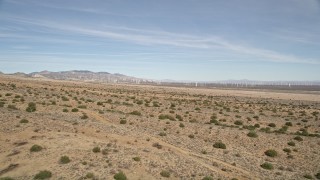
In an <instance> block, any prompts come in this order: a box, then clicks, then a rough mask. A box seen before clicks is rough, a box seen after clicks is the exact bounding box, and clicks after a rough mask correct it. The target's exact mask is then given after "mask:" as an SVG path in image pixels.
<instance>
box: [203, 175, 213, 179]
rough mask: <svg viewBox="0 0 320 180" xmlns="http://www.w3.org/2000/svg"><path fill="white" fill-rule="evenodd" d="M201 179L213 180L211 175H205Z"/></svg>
mask: <svg viewBox="0 0 320 180" xmlns="http://www.w3.org/2000/svg"><path fill="white" fill-rule="evenodd" d="M202 180H213V178H212V177H211V176H206V177H204V178H202Z"/></svg>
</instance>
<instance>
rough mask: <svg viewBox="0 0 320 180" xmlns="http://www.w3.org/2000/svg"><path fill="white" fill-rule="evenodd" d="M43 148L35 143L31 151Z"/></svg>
mask: <svg viewBox="0 0 320 180" xmlns="http://www.w3.org/2000/svg"><path fill="white" fill-rule="evenodd" d="M41 150H42V147H41V146H39V145H37V144H35V145H33V146H32V147H31V148H30V151H31V152H39V151H41Z"/></svg>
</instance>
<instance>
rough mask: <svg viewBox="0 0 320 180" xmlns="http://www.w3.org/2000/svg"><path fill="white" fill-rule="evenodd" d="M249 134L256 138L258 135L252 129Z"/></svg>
mask: <svg viewBox="0 0 320 180" xmlns="http://www.w3.org/2000/svg"><path fill="white" fill-rule="evenodd" d="M247 136H249V137H253V138H256V137H258V134H257V133H256V132H254V131H250V132H249V133H248V134H247Z"/></svg>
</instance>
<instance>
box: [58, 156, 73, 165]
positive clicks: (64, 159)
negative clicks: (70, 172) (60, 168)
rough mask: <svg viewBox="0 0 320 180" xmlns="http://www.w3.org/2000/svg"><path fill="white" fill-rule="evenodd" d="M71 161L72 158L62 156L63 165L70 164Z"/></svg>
mask: <svg viewBox="0 0 320 180" xmlns="http://www.w3.org/2000/svg"><path fill="white" fill-rule="evenodd" d="M70 161H71V160H70V158H69V157H68V156H61V157H60V163H61V164H67V163H69V162H70Z"/></svg>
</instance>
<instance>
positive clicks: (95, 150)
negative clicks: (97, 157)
mask: <svg viewBox="0 0 320 180" xmlns="http://www.w3.org/2000/svg"><path fill="white" fill-rule="evenodd" d="M92 152H94V153H98V152H100V147H98V146H96V147H94V148H93V149H92Z"/></svg>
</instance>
